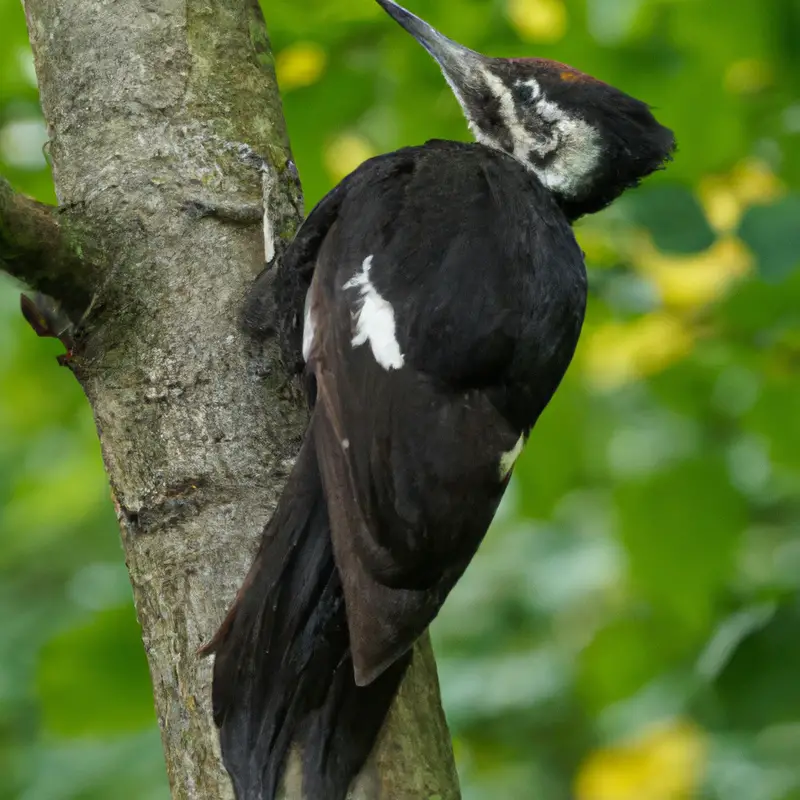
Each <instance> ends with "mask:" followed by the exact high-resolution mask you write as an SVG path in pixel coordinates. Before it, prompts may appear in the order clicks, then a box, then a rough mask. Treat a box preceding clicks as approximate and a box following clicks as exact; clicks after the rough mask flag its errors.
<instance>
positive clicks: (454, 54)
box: [377, 0, 485, 94]
mask: <svg viewBox="0 0 800 800" xmlns="http://www.w3.org/2000/svg"><path fill="white" fill-rule="evenodd" d="M377 2H378V5H380V6H381V8H383V10H384V11H386V13H387V14H388V15H389V16H390V17H392V18H393V19H394V20H395V21H396V22H398V23H399V24H400V25H402V26H403V27H404V28H405V29H406V30H407V31H408V32H409V33H410V34H411V35H412V36H413V37H414V38H415V39H416V40H417V41H418V42H419V43H420V44H421V45H422V46H423V47H424V48H425V49H426V50H427V51H428V52H429V53H430V54H431V55H432V56H433V57H434V58H435V59H436V61H437V62H438V64H439V66H440V67H441V68H442V72H444V75H445V78H447V80H448V82H449V83H450V85H451V86H452V87H453V89H454V90H455V91H456V94H459V93H461V92H463V91H464V90H466V89H467V88H469V85H470V83H472V79H473V76H474V73H475V70H476V67H477V66H478V64H480V63H481V62H482V61H484V60H485V59H484V57H483V56H482V55H480V53H476V52H475V51H474V50H470V49H469V48H467V47H464V46H462V45H460V44H458V42H454V41H453V40H452V39H448V38H447V37H446V36H443V35H442V34H441V33H439V31H437V30H436V29H435V28H432V27H431V26H430V25H428V23H427V22H425V21H424V20H421V19H420V18H419V17H417V16H415V15H414V14H412V13H411V12H410V11H406V10H405V9H404V8H403V7H402V6H399V5H397V3H395V2H393V0H377Z"/></svg>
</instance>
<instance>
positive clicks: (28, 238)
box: [0, 176, 97, 320]
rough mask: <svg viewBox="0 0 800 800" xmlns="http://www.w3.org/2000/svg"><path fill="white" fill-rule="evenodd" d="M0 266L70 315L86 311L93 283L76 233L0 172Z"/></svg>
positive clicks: (75, 317) (55, 212) (95, 278)
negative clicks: (66, 227) (14, 188)
mask: <svg viewBox="0 0 800 800" xmlns="http://www.w3.org/2000/svg"><path fill="white" fill-rule="evenodd" d="M0 268H2V269H3V271H4V272H7V273H9V275H12V276H14V277H15V278H17V279H19V280H20V281H22V282H23V283H24V284H25V285H26V286H29V287H30V288H31V289H36V290H38V291H40V292H42V293H43V294H46V295H49V296H50V297H53V298H56V299H57V300H58V301H59V303H60V304H61V306H62V307H63V308H64V310H65V311H66V312H67V314H68V315H69V317H70V318H71V319H73V320H77V319H79V318H80V316H81V314H83V312H84V311H85V310H86V308H87V307H88V305H89V303H90V301H91V296H92V293H93V291H94V290H95V288H96V285H97V274H96V272H95V271H94V269H93V268H92V266H91V264H90V263H89V262H88V261H87V260H86V259H84V257H83V253H82V251H81V246H80V244H79V239H78V237H71V236H70V235H69V234H68V233H67V232H66V231H65V229H64V226H63V225H62V222H61V220H60V219H59V213H58V210H57V209H55V208H53V207H52V206H48V205H45V204H44V203H39V202H37V201H36V200H32V199H31V198H30V197H25V195H22V194H18V193H17V192H15V191H14V190H13V189H12V188H11V185H10V184H9V182H8V181H7V180H6V179H5V178H3V177H2V176H0Z"/></svg>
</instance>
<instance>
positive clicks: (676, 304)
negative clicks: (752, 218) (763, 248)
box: [633, 235, 753, 310]
mask: <svg viewBox="0 0 800 800" xmlns="http://www.w3.org/2000/svg"><path fill="white" fill-rule="evenodd" d="M633 260H634V265H635V267H636V269H637V270H638V271H639V272H641V273H642V274H644V275H646V276H647V277H648V278H650V280H651V281H652V282H653V283H654V284H655V285H656V287H657V288H658V291H659V294H660V296H661V300H662V302H663V303H664V305H665V306H669V307H670V308H674V309H683V310H691V309H694V308H698V307H701V306H704V305H706V304H707V303H710V302H711V301H712V300H715V299H716V298H717V297H720V296H721V295H722V294H723V293H724V292H725V291H726V290H727V289H728V287H729V286H730V285H731V284H732V283H733V282H734V281H736V280H738V279H740V278H742V277H743V276H745V275H748V274H749V273H750V272H751V271H752V269H753V257H752V255H751V254H750V251H749V250H748V249H747V248H746V247H745V246H744V244H743V243H742V242H741V240H739V239H737V238H736V237H735V236H730V235H729V236H723V237H721V238H719V239H717V240H716V241H715V242H714V244H713V245H711V247H709V248H708V249H707V250H704V251H703V252H702V253H697V254H693V255H686V256H674V255H665V254H664V253H661V252H659V251H658V250H657V249H656V247H655V246H654V245H653V243H652V241H651V240H650V239H649V238H648V237H647V236H644V235H642V236H640V237H639V238H638V239H637V241H636V244H635V245H634V249H633Z"/></svg>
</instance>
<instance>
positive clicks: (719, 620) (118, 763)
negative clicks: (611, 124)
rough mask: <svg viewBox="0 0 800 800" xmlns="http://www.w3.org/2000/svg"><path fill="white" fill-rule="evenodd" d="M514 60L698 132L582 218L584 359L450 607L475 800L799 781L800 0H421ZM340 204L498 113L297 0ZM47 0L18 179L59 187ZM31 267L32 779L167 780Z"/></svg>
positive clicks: (16, 412) (16, 763) (12, 589)
mask: <svg viewBox="0 0 800 800" xmlns="http://www.w3.org/2000/svg"><path fill="white" fill-rule="evenodd" d="M408 3H409V4H410V5H412V10H414V11H418V12H419V13H421V14H422V15H423V16H425V17H426V18H428V19H430V20H431V22H432V23H433V24H435V25H437V26H438V27H440V28H441V29H442V30H443V31H444V32H445V33H447V34H448V35H450V36H452V37H453V38H455V39H458V40H460V41H463V42H464V43H466V44H468V45H469V46H471V47H474V48H475V49H478V50H482V51H484V52H487V53H492V54H496V55H536V56H542V57H547V58H555V59H557V60H559V61H563V62H566V63H570V64H573V65H574V66H576V67H578V68H580V69H583V70H585V71H586V72H589V73H591V74H594V75H596V76H597V77H600V78H602V79H604V80H607V81H609V82H611V83H614V84H616V85H619V86H620V87H621V88H623V89H625V90H626V91H629V92H630V93H631V94H634V95H636V96H640V97H642V98H643V99H646V100H647V101H648V102H650V103H651V104H652V105H654V106H655V107H656V108H657V112H656V113H657V115H658V116H659V118H660V119H662V120H663V121H664V122H665V123H666V124H668V125H670V126H671V127H673V128H674V129H675V131H676V134H677V137H678V142H679V151H678V153H677V154H676V157H675V161H674V163H673V164H672V165H671V166H670V167H669V169H668V171H666V172H665V173H663V174H659V175H657V176H655V177H654V178H653V179H652V180H650V181H648V182H647V183H646V184H645V186H643V187H642V188H641V189H639V190H637V191H636V192H632V193H630V194H629V195H627V196H626V197H625V198H623V200H622V201H620V202H619V203H617V204H615V206H614V207H612V208H611V209H609V210H608V211H606V212H604V213H603V214H601V215H598V216H597V217H594V218H591V219H588V220H586V221H585V222H582V223H581V225H580V226H579V228H578V236H579V238H580V241H581V245H582V246H583V248H584V250H585V251H586V254H587V262H588V265H589V271H590V280H591V286H592V296H591V300H590V309H589V318H588V321H587V326H586V330H585V333H584V337H583V340H582V343H581V346H580V347H579V352H578V354H577V355H576V359H575V363H574V365H573V367H572V369H571V370H570V373H569V375H568V376H567V378H566V380H565V382H564V385H563V386H562V388H561V389H560V391H559V394H558V396H557V397H556V399H555V400H554V402H553V403H552V404H551V406H550V407H549V408H548V409H547V411H546V412H545V414H544V415H543V417H542V419H541V421H540V423H539V425H538V426H537V428H536V430H535V431H534V433H533V435H532V437H531V440H530V443H529V445H528V447H527V449H526V452H525V453H524V454H523V456H522V458H521V459H520V462H519V464H518V466H517V468H516V475H515V478H514V481H513V482H512V486H511V489H510V492H509V494H508V496H507V498H506V500H505V501H504V504H503V506H502V509H501V512H500V514H499V515H498V518H497V520H496V522H495V525H494V527H493V530H492V531H491V532H490V535H489V536H488V537H487V540H486V542H485V544H484V546H483V548H482V549H481V552H480V553H479V555H478V557H477V559H476V561H475V563H474V564H473V565H472V566H471V568H470V569H469V570H468V572H467V575H466V576H465V578H464V580H463V581H462V583H461V584H460V585H459V586H458V587H457V589H456V590H455V592H454V593H453V595H452V597H451V598H450V600H449V601H448V603H447V605H446V607H445V609H444V611H443V613H442V615H441V616H440V618H439V619H438V620H437V622H436V624H435V625H434V638H435V642H436V647H437V652H438V655H439V664H440V673H441V680H442V690H443V694H444V699H445V705H446V709H447V712H448V716H449V720H450V723H451V726H452V730H453V734H454V739H455V745H456V753H457V757H458V760H459V765H460V771H461V774H462V778H463V785H464V796H465V798H466V800H478V798H495V797H502V798H504V799H507V800H517V798H518V799H519V800H531V798H534V799H535V800H686V799H687V798H689V797H700V796H702V797H709V798H717V799H718V800H797V798H799V797H800V767H799V766H798V763H800V759H798V757H797V754H798V753H800V693H798V685H800V684H798V681H797V675H798V672H800V635H799V634H798V632H799V631H800V611H798V588H800V499H799V498H800V414H798V413H797V408H798V398H799V397H800V372H798V368H797V365H798V355H799V354H800V270H798V268H797V267H798V264H800V146H798V134H800V106H799V105H798V102H797V98H798V97H799V96H800V49H798V48H797V41H799V40H800V11H798V6H797V3H795V2H794V1H793V0H775V2H772V3H755V2H753V3H739V4H731V3H730V2H729V0H696V2H692V3H674V2H665V1H664V0H626V2H603V0H585V2H583V1H582V2H578V0H567V1H565V0H497V2H491V3H490V2H488V0H415V1H414V2H412V0H408ZM265 5H266V7H265V14H266V17H267V20H268V22H269V24H270V34H271V39H272V43H273V46H274V48H275V54H276V65H277V69H278V74H279V79H280V81H281V84H282V87H283V91H284V102H285V109H286V115H287V120H288V125H289V131H290V135H291V137H292V144H293V149H294V154H295V157H296V161H297V163H298V166H299V169H300V173H301V176H302V178H303V183H304V187H305V191H306V201H307V205H308V206H309V207H310V206H311V205H312V204H313V203H314V202H316V200H318V199H319V198H320V196H321V195H322V194H323V193H324V192H325V191H327V190H328V189H329V188H330V187H331V186H332V185H333V184H334V183H335V182H336V181H337V180H338V179H339V178H341V177H342V176H343V175H344V174H345V173H346V172H348V171H349V170H350V169H352V168H353V167H355V166H356V165H357V164H358V163H359V162H360V161H361V160H363V159H364V158H366V157H369V156H370V155H371V154H373V153H377V152H382V151H386V150H389V149H392V148H395V147H398V146H401V145H404V144H410V143H417V142H421V141H424V140H425V139H427V138H433V137H439V138H457V139H466V138H467V131H466V127H465V125H464V124H463V121H462V119H461V116H460V112H459V109H458V106H457V104H456V102H455V101H454V99H453V98H452V96H451V95H450V92H449V90H448V88H447V86H446V84H445V83H444V81H443V80H442V78H441V76H440V75H439V74H438V72H437V70H436V68H435V66H434V65H433V63H432V62H431V61H430V60H429V58H428V57H427V56H426V54H425V53H424V52H423V51H422V50H421V48H419V47H418V46H417V45H415V44H414V43H413V42H412V41H410V40H409V38H408V37H407V36H406V35H405V34H404V33H403V32H402V31H401V30H400V29H399V28H398V27H397V26H396V25H394V24H393V23H391V21H390V20H389V19H388V18H386V16H385V15H384V14H383V13H382V12H381V11H380V9H379V8H378V7H377V4H375V3H374V2H373V1H372V0H305V2H304V3H303V8H302V11H300V10H298V6H297V3H295V2H292V0H274V2H271V3H269V4H265ZM44 137H45V133H44V129H43V126H42V123H41V116H40V112H39V111H38V107H37V93H36V87H35V81H34V80H33V78H32V67H31V61H30V54H29V48H28V45H27V39H26V34H25V27H24V16H23V13H22V10H21V8H20V6H19V4H18V2H17V1H16V0H0V172H2V174H4V175H6V176H7V177H8V178H9V179H10V180H11V181H12V182H13V183H14V184H15V185H16V186H17V187H18V188H19V189H20V190H23V191H26V192H28V193H30V194H33V195H34V196H36V197H38V198H40V199H43V200H48V201H52V200H53V188H52V182H51V179H50V176H49V170H48V169H47V165H46V163H45V153H46V148H45V149H44V150H42V149H41V147H40V145H41V144H42V143H43V142H44ZM17 295H18V287H16V286H13V285H12V284H11V282H10V281H8V280H3V281H2V282H0V342H2V350H1V351H0V352H2V358H0V776H2V778H1V779H0V800H6V799H7V798H8V800H10V799H11V798H24V800H62V799H63V800H78V799H80V800H107V798H111V797H113V798H122V800H127V799H128V798H130V799H131V800H135V799H137V798H145V797H146V798H160V797H167V796H168V793H167V789H166V777H165V774H164V767H163V763H162V760H161V754H160V744H159V737H158V733H157V730H156V728H155V723H154V720H153V709H152V699H151V696H150V689H149V679H148V674H147V669H146V665H145V662H144V658H143V652H142V649H141V644H140V639H139V632H138V627H137V624H136V621H135V618H134V615H133V611H132V606H131V599H130V588H129V585H128V581H127V575H126V572H125V567H124V563H123V559H122V553H121V549H120V546H119V543H118V532H117V525H116V520H115V518H114V514H113V510H112V509H111V504H110V501H109V497H108V489H107V485H106V480H105V476H104V472H103V469H102V464H101V458H100V450H99V447H98V445H97V441H96V435H95V431H94V427H93V424H92V420H91V416H90V413H89V409H88V408H87V407H86V404H85V399H84V397H83V395H82V393H81V392H80V389H79V387H78V386H77V385H76V384H75V382H74V380H73V379H72V378H71V376H70V375H69V373H68V372H67V371H65V370H61V369H59V368H58V366H57V365H56V362H55V355H56V354H57V353H58V352H59V346H58V345H57V344H54V343H53V342H49V341H43V340H39V339H37V338H36V337H35V336H34V335H33V333H32V332H31V331H30V330H29V329H28V328H27V327H26V325H25V324H24V323H23V322H22V320H21V317H20V314H19V311H18V297H17Z"/></svg>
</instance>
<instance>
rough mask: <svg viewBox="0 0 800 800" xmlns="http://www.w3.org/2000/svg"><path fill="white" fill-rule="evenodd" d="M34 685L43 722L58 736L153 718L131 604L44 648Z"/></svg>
mask: <svg viewBox="0 0 800 800" xmlns="http://www.w3.org/2000/svg"><path fill="white" fill-rule="evenodd" d="M37 684H38V691H39V697H40V699H41V703H42V713H43V717H44V724H45V726H46V727H47V729H48V730H49V731H51V732H52V733H55V734H57V735H60V736H70V737H74V736H104V735H109V734H119V733H127V732H131V731H136V730H140V729H144V728H147V727H148V726H150V725H152V724H153V723H154V720H155V713H154V709H153V695H152V690H151V686H150V675H149V672H148V668H147V660H146V658H145V654H144V648H143V647H142V641H141V632H140V629H139V624H138V622H137V621H136V615H135V614H134V611H133V606H131V605H125V606H120V607H119V608H114V609H110V610H108V611H103V612H100V613H98V614H96V615H95V616H94V617H93V618H92V621H91V622H89V623H88V624H87V625H83V626H81V627H78V628H72V629H71V630H68V631H66V632H65V633H62V634H59V635H58V636H56V637H55V638H53V639H51V640H50V641H49V642H48V643H47V644H46V645H45V646H44V648H43V649H42V653H41V660H40V663H39V669H38V675H37Z"/></svg>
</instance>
